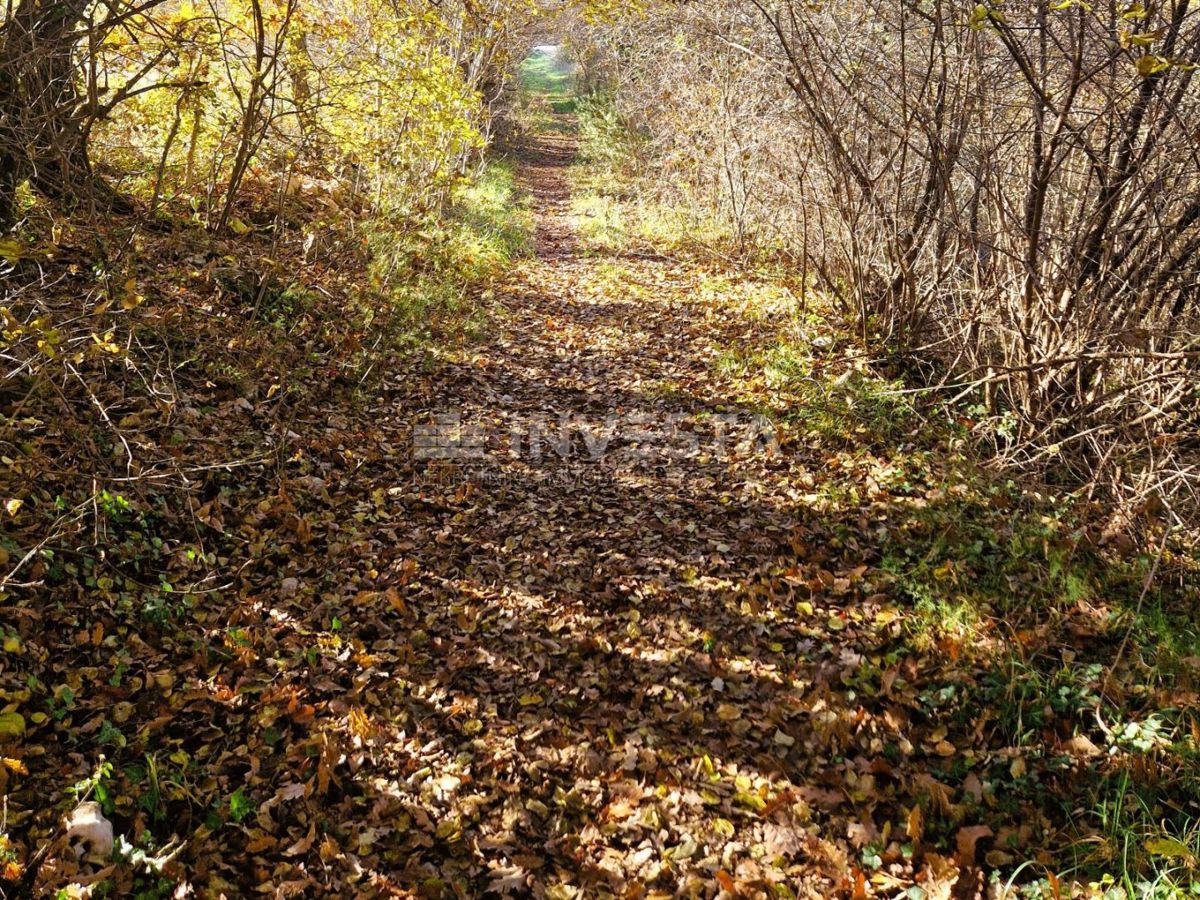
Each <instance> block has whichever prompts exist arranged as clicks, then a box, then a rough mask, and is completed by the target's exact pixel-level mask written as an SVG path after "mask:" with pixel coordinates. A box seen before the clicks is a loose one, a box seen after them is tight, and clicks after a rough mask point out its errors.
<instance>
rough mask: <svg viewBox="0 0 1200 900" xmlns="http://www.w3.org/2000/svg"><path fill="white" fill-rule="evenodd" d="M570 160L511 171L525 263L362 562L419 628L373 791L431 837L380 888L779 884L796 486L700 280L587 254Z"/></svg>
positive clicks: (791, 709)
mask: <svg viewBox="0 0 1200 900" xmlns="http://www.w3.org/2000/svg"><path fill="white" fill-rule="evenodd" d="M573 152H574V146H573V142H572V141H571V140H570V138H564V137H548V138H542V139H541V140H540V142H539V143H538V144H537V145H536V146H534V147H533V148H532V149H531V150H530V152H529V153H527V154H526V155H525V158H524V160H523V171H522V179H523V181H524V183H525V185H526V186H527V189H528V190H529V192H530V193H531V194H532V196H533V197H534V199H535V202H536V203H537V209H538V222H539V227H538V239H537V248H538V253H537V258H536V259H533V260H530V261H529V262H528V263H527V264H525V265H523V266H522V267H521V268H520V270H519V271H518V272H517V274H516V275H515V276H514V277H513V278H512V280H511V282H510V283H509V284H508V285H507V286H506V287H505V288H504V289H503V290H502V291H501V292H500V294H499V303H500V306H501V312H500V314H499V316H498V321H497V329H498V330H497V333H496V334H495V336H494V337H493V338H492V339H491V340H489V341H487V342H485V343H484V344H483V345H482V346H480V347H478V348H476V349H475V350H474V351H473V352H472V353H471V354H470V355H469V356H468V357H466V358H464V359H463V360H462V362H461V363H459V364H455V365H451V366H449V367H447V368H446V369H445V370H443V371H442V372H440V373H439V374H438V375H437V376H436V377H435V378H434V379H433V381H432V384H431V386H430V393H429V394H428V395H427V396H426V398H425V405H426V409H425V410H424V411H423V412H422V413H421V414H419V415H418V416H417V417H416V419H417V421H418V423H420V422H425V423H426V424H424V425H422V424H418V425H417V426H416V429H417V432H418V434H417V441H416V442H417V446H418V453H417V455H418V456H421V455H426V456H435V457H436V456H440V455H445V456H450V457H454V458H452V459H425V460H420V459H418V461H417V463H416V468H415V471H414V473H413V476H412V477H413V483H412V484H408V483H405V484H402V485H398V486H397V487H396V488H395V489H394V492H393V495H394V496H396V497H398V499H399V502H400V503H401V504H402V505H403V506H404V508H405V515H404V520H405V522H406V526H405V528H404V530H403V532H402V533H401V532H399V531H393V532H390V535H391V537H392V538H393V539H394V540H391V541H388V540H381V541H380V544H379V548H380V550H381V551H382V552H383V553H384V554H385V555H386V556H388V557H392V558H393V559H392V561H391V562H390V563H389V564H388V565H387V566H386V570H384V567H383V566H382V565H381V566H380V568H381V570H384V571H383V580H389V579H393V580H394V579H395V578H396V577H397V576H400V577H401V578H402V580H403V581H404V583H405V587H404V589H403V591H402V593H403V597H404V600H403V608H404V609H405V610H406V611H407V612H408V613H409V614H410V615H411V616H412V617H413V619H414V620H415V621H416V622H417V623H419V624H420V625H421V633H420V635H419V642H413V643H411V644H407V648H406V651H405V656H404V660H405V664H404V666H403V671H404V673H405V681H404V682H403V684H404V685H405V686H404V687H399V686H398V685H397V683H395V682H386V683H382V684H379V685H378V686H377V687H375V688H374V690H375V691H377V692H378V696H377V701H378V702H379V704H380V706H381V707H382V708H383V709H385V710H390V711H391V712H392V714H393V715H395V713H396V712H397V711H398V710H400V709H404V710H407V712H408V715H407V716H402V717H401V721H402V724H401V725H398V726H397V728H398V730H402V731H403V732H404V733H405V734H406V735H407V740H404V739H401V740H400V744H401V745H405V746H407V747H408V748H409V754H410V755H404V756H402V757H400V758H398V759H397V760H396V762H395V763H394V764H393V765H395V766H398V767H399V768H398V770H397V769H394V768H392V766H388V765H381V767H380V769H379V771H380V775H381V777H382V778H384V780H385V781H386V782H387V783H388V785H389V787H388V790H387V792H385V793H389V794H392V795H394V797H395V802H396V803H398V804H400V805H401V806H403V807H405V808H407V809H409V810H410V814H411V815H415V816H417V817H418V818H419V817H421V816H428V817H429V820H430V821H431V822H434V823H441V824H440V825H435V828H434V830H435V832H436V834H437V835H438V838H437V839H436V840H433V841H432V842H430V839H429V836H428V834H427V832H426V831H425V830H422V829H418V828H413V830H412V831H411V832H408V833H400V832H394V833H391V834H389V835H388V842H389V843H390V844H392V845H393V848H394V850H395V851H399V855H398V857H397V858H399V859H403V860H404V861H405V862H404V871H402V872H398V873H397V872H393V874H392V875H391V876H390V877H391V878H393V879H394V881H395V883H399V884H402V885H406V886H413V885H415V884H419V883H421V882H423V881H424V880H425V879H427V878H437V879H443V880H444V881H445V882H447V883H457V884H460V885H463V886H464V888H463V889H464V890H465V891H466V893H467V894H468V895H475V894H477V893H478V892H479V891H481V890H483V889H485V888H487V887H488V886H493V887H496V886H498V885H509V886H511V887H513V888H514V889H516V890H518V892H523V891H526V890H534V889H537V890H540V889H541V888H544V887H546V886H548V885H553V884H563V885H571V886H574V887H577V888H579V889H581V890H582V891H583V894H582V896H595V895H596V892H598V891H602V890H603V891H615V892H617V893H618V894H619V893H622V892H624V891H625V890H627V889H631V888H632V886H634V885H638V884H641V885H647V886H648V885H660V886H663V887H671V888H672V889H674V887H678V886H680V885H685V884H692V885H693V886H698V885H708V886H711V885H713V884H715V882H714V881H713V878H714V877H715V873H716V872H717V871H718V870H720V871H721V872H723V873H724V872H737V873H739V874H738V878H739V879H740V880H743V881H744V883H746V884H761V885H765V884H767V883H768V882H769V881H773V880H778V879H786V880H791V879H792V878H793V877H794V876H797V875H798V873H799V872H800V871H802V870H804V871H807V869H805V868H804V863H805V858H806V857H807V856H808V854H807V853H806V852H804V848H806V847H809V845H810V844H811V843H812V841H813V838H812V836H811V835H809V834H808V833H806V831H805V828H806V827H807V825H808V823H807V822H806V821H803V820H802V819H801V818H799V817H798V816H799V815H800V813H802V812H804V811H805V810H807V809H808V806H807V804H806V803H805V801H804V799H803V798H804V797H805V796H806V793H805V792H806V791H808V792H810V793H812V797H817V798H820V797H828V796H829V795H830V793H831V792H830V791H829V789H828V788H827V787H824V786H821V787H818V786H816V785H815V784H809V783H808V782H809V780H810V778H820V777H821V773H820V772H814V771H810V770H812V769H813V768H814V755H813V754H812V752H811V746H808V747H806V743H807V742H808V741H810V740H811V729H810V728H809V727H808V726H807V724H806V719H807V716H808V714H809V707H810V706H811V703H812V701H811V700H809V701H804V700H802V699H801V697H800V695H799V694H798V693H797V692H796V691H795V690H794V689H793V687H792V684H793V681H792V679H793V678H795V677H796V676H797V675H798V674H799V672H800V671H805V672H809V673H810V674H809V675H807V676H806V678H809V679H811V677H812V674H811V673H812V671H813V670H814V669H815V668H818V666H816V665H812V664H808V663H806V662H804V659H805V656H806V655H807V654H809V653H810V652H812V651H814V649H815V645H814V643H813V641H812V639H811V636H810V632H809V629H808V627H807V625H805V624H804V623H803V622H801V621H799V620H798V619H797V617H796V616H795V613H794V609H793V608H790V607H785V608H783V609H781V610H778V611H770V612H767V611H765V610H764V609H763V607H762V605H761V602H760V601H759V600H756V599H755V594H756V593H761V590H760V588H759V584H760V583H778V574H777V573H779V572H780V571H786V570H788V569H794V567H795V562H796V548H797V546H799V545H801V544H803V542H804V538H805V534H806V531H805V528H806V526H805V520H806V515H807V514H806V512H805V511H804V510H803V509H802V508H801V506H800V505H799V504H798V503H797V493H796V488H795V485H797V484H799V483H802V482H803V480H804V475H805V466H804V462H803V460H802V459H800V458H798V457H797V456H796V455H795V454H791V453H786V452H782V451H779V449H778V448H776V447H775V446H774V439H775V434H774V431H773V429H771V428H770V427H768V426H766V424H765V422H764V420H763V419H762V418H761V417H760V416H758V414H757V413H756V411H755V410H751V409H742V408H740V407H739V406H738V404H737V403H736V402H735V401H734V400H732V399H730V398H728V397H725V396H723V389H722V387H721V386H720V385H719V384H716V383H714V381H713V376H712V372H713V363H714V358H715V356H716V355H717V354H718V352H719V349H720V348H721V347H722V346H723V345H726V344H727V343H731V342H735V341H738V340H742V339H745V338H747V337H748V336H750V334H751V333H752V332H753V330H754V328H755V326H753V325H750V324H748V323H747V322H746V321H745V319H744V318H743V317H742V316H740V315H739V314H738V313H737V312H736V311H734V310H732V309H730V308H728V307H726V306H723V305H722V304H721V303H719V302H715V301H713V302H697V301H696V299H695V297H696V293H697V289H698V284H699V280H700V277H701V275H700V273H699V272H697V271H694V270H693V269H691V268H689V267H687V266H681V265H677V264H674V263H671V262H669V261H668V260H665V259H662V260H654V259H646V258H644V257H642V256H637V257H625V256H621V255H615V256H612V255H610V256H587V255H584V254H583V251H582V250H581V248H580V243H579V241H578V240H577V239H576V237H575V234H574V228H573V226H572V223H571V221H570V211H569V207H570V197H569V191H568V187H567V181H566V168H567V166H568V165H569V164H570V161H571V157H572V154H573ZM397 412H398V410H397V409H396V407H394V406H392V407H389V408H386V409H381V410H379V414H380V418H381V419H382V420H384V421H395V419H394V417H395V416H396V414H397ZM422 417H424V418H422ZM412 418H413V417H412V413H411V410H410V409H407V408H406V409H404V411H403V419H404V420H411V419H412ZM429 423H432V425H430V424H429ZM460 426H461V431H456V429H458V428H459V427H460ZM401 427H403V426H402V425H401ZM430 429H432V431H433V432H436V433H437V434H436V435H435V436H433V437H432V438H431V434H430ZM389 440H391V439H389ZM395 443H396V444H397V445H401V446H402V445H404V444H405V443H406V441H405V435H403V434H401V435H399V436H398V437H397V438H396V439H395ZM423 447H424V448H429V447H433V448H434V449H433V450H422V449H421V448H423ZM385 534H388V533H387V532H385ZM388 544H390V546H385V545H388ZM397 643H402V641H401V639H400V638H399V637H397ZM404 643H407V642H404ZM814 655H818V656H819V655H820V654H814ZM397 737H399V735H396V734H393V735H392V738H393V739H395V738H397ZM387 743H388V744H389V745H391V746H395V744H394V743H392V742H391V741H388V742H387ZM418 748H419V749H418ZM381 762H382V761H381ZM385 773H386V774H385ZM834 777H835V778H836V777H840V776H834ZM814 792H815V793H814ZM812 797H810V798H809V799H812ZM767 804H771V806H772V809H773V812H771V814H769V815H768V814H766V813H765V812H764V806H765V805H767ZM446 823H451V824H446ZM764 844H765V845H766V846H769V847H770V848H773V851H774V854H775V855H776V856H778V855H779V854H780V853H782V854H784V856H785V857H787V858H789V859H790V862H787V863H786V864H784V865H782V866H777V865H775V864H773V863H772V864H768V863H765V862H763V861H761V860H760V859H758V858H757V857H758V856H761V853H760V851H753V852H752V851H751V848H752V847H759V848H761V847H762V846H764ZM793 866H796V867H798V868H796V869H795V870H794V871H793V870H792V867H793ZM564 896H566V895H564Z"/></svg>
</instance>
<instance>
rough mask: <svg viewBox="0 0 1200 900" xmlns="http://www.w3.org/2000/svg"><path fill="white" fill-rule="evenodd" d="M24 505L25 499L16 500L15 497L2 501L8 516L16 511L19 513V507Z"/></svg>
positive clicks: (13, 514)
mask: <svg viewBox="0 0 1200 900" xmlns="http://www.w3.org/2000/svg"><path fill="white" fill-rule="evenodd" d="M24 505H25V501H24V500H18V499H17V498H16V497H12V498H10V499H8V500H5V501H4V508H5V509H6V510H7V511H8V514H9V515H10V516H15V515H16V514H17V513H19V512H20V511H21V507H22V506H24Z"/></svg>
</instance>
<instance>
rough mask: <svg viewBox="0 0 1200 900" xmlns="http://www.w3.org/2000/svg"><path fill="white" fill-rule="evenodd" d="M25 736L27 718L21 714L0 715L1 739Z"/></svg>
mask: <svg viewBox="0 0 1200 900" xmlns="http://www.w3.org/2000/svg"><path fill="white" fill-rule="evenodd" d="M23 734H25V717H24V716H23V715H21V714H20V713H15V712H13V713H3V714H0V737H21V736H22V735H23Z"/></svg>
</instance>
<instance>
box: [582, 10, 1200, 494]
mask: <svg viewBox="0 0 1200 900" xmlns="http://www.w3.org/2000/svg"><path fill="white" fill-rule="evenodd" d="M597 44H599V46H597ZM600 50H603V51H606V52H607V59H608V60H609V65H610V66H611V68H610V70H609V79H608V83H609V86H610V87H612V88H613V89H614V90H613V93H614V96H615V97H616V100H617V103H618V105H619V108H620V110H621V111H622V112H623V114H624V115H625V116H626V117H627V118H628V119H629V120H630V121H632V122H633V123H635V124H636V125H637V126H638V128H639V129H640V130H641V132H642V134H643V135H644V136H645V138H646V140H645V142H644V143H643V145H642V146H641V148H640V157H641V161H642V163H643V164H644V166H645V171H646V174H647V175H648V176H649V180H650V182H651V183H654V184H656V185H657V187H658V189H659V190H660V191H661V192H663V193H666V194H670V195H671V196H672V197H673V198H674V199H679V198H681V197H682V198H685V199H687V200H689V201H691V202H692V203H693V204H694V205H695V206H696V207H697V208H698V209H702V210H707V211H709V212H714V213H716V214H717V215H718V216H719V217H721V218H722V219H723V220H725V221H726V222H728V223H731V224H732V225H733V226H734V231H735V234H736V236H737V237H738V238H739V240H740V242H741V243H742V244H743V246H745V245H747V244H750V245H756V246H757V247H759V248H764V247H765V248H770V249H774V250H779V249H784V250H786V251H787V252H789V253H791V254H793V255H794V257H795V259H796V261H797V263H798V264H800V265H802V266H803V267H804V268H805V270H806V271H808V272H810V273H811V276H812V279H813V281H814V284H815V286H816V287H817V288H819V289H820V290H822V291H824V292H826V293H828V294H829V295H831V296H833V297H835V298H836V299H837V300H838V301H839V302H840V304H841V305H842V307H843V309H844V310H845V311H846V312H847V313H848V314H849V315H850V316H851V317H852V319H853V321H855V322H856V323H857V326H858V328H859V329H860V330H861V332H862V333H863V335H864V336H866V337H869V338H871V339H873V340H877V341H879V342H881V344H882V345H883V346H885V347H887V348H889V349H890V350H892V351H895V352H896V353H897V354H899V355H901V356H903V357H905V358H908V359H914V358H916V359H925V360H929V359H936V360H937V361H938V362H939V366H938V372H939V373H941V374H939V375H938V376H937V378H936V382H937V383H938V384H939V385H940V386H942V387H944V388H947V389H948V390H949V392H950V393H951V394H953V395H957V396H959V397H960V398H972V397H973V398H977V400H978V404H979V406H978V411H977V415H978V418H979V420H980V421H981V423H983V424H981V425H980V430H981V432H986V434H987V435H988V436H989V437H991V438H992V439H994V440H995V441H996V443H997V445H998V446H999V447H1000V448H1001V449H1002V450H1003V451H1004V453H1005V454H1006V455H1008V456H1009V457H1010V458H1011V459H1014V460H1016V461H1019V462H1024V463H1031V462H1033V463H1046V462H1052V463H1054V464H1055V467H1056V468H1058V469H1059V470H1060V471H1062V470H1065V471H1067V472H1068V473H1070V474H1071V477H1073V478H1075V479H1077V480H1079V481H1081V482H1083V483H1092V484H1098V483H1101V482H1104V483H1106V484H1110V485H1111V484H1114V483H1117V484H1121V485H1123V486H1124V487H1126V488H1129V487H1133V488H1134V489H1135V490H1136V491H1137V492H1138V496H1139V497H1140V498H1142V499H1145V498H1146V497H1148V496H1150V495H1151V494H1153V495H1155V496H1158V497H1174V498H1177V499H1179V500H1180V501H1181V502H1187V501H1188V500H1194V490H1195V479H1196V477H1197V474H1198V471H1197V467H1196V464H1195V460H1196V454H1197V451H1198V449H1200V443H1198V441H1197V435H1196V423H1197V421H1198V420H1200V394H1198V392H1197V389H1196V384H1197V365H1198V359H1200V338H1198V334H1200V309H1198V306H1200V290H1198V289H1200V283H1198V275H1200V264H1198V263H1197V257H1196V251H1197V250H1200V199H1198V197H1200V193H1198V190H1197V189H1198V188H1200V145H1198V143H1197V139H1198V133H1197V131H1196V123H1197V122H1198V121H1200V92H1198V91H1197V82H1196V80H1195V65H1196V63H1197V62H1198V61H1200V9H1197V8H1196V6H1195V4H1190V3H1188V2H1186V0H1178V2H1170V0H1165V2H1161V3H1143V2H1129V3H1126V2H1110V3H1100V4H1088V3H1083V2H1079V0H1063V2H1052V3H1003V4H999V3H997V4H980V5H972V4H954V3H943V2H940V0H929V2H924V0H922V2H891V0H879V2H864V3H857V4H851V5H850V6H845V5H842V6H831V5H827V4H810V3H798V2H797V3H793V2H768V0H745V2H743V0H727V2H720V3H708V4H699V5H697V4H689V5H685V6H677V7H676V6H672V7H669V8H663V9H660V10H659V11H658V14H657V15H656V16H654V17H652V18H651V19H650V20H648V21H647V22H645V23H641V22H639V23H626V25H625V27H624V30H623V29H622V28H614V29H610V30H609V31H608V32H607V34H606V35H605V37H604V39H602V40H601V41H599V42H597V41H596V40H595V39H594V38H593V39H592V40H591V42H590V43H589V44H588V46H586V47H585V49H584V50H582V51H581V55H582V56H595V55H596V54H597V52H598V51H600Z"/></svg>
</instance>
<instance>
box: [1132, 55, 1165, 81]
mask: <svg viewBox="0 0 1200 900" xmlns="http://www.w3.org/2000/svg"><path fill="white" fill-rule="evenodd" d="M1169 68H1171V63H1170V61H1169V60H1166V59H1164V58H1163V57H1161V56H1157V55H1155V54H1153V53H1147V54H1146V55H1145V56H1139V57H1138V61H1137V73H1138V74H1139V75H1141V76H1142V77H1143V78H1149V77H1150V76H1151V75H1157V74H1158V73H1159V72H1164V71H1166V70H1167V69H1169Z"/></svg>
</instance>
